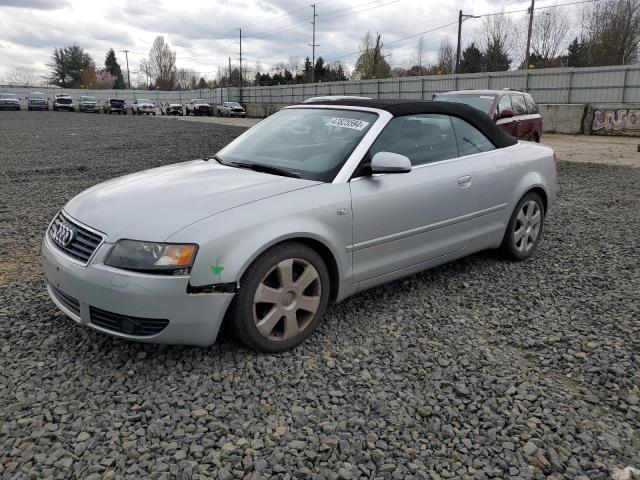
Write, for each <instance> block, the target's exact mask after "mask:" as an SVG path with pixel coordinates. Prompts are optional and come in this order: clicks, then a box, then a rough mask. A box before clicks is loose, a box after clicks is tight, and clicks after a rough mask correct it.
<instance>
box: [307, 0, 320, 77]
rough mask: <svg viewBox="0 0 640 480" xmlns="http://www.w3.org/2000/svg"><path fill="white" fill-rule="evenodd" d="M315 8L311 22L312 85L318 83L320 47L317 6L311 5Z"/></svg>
mask: <svg viewBox="0 0 640 480" xmlns="http://www.w3.org/2000/svg"><path fill="white" fill-rule="evenodd" d="M311 8H313V20H312V21H311V25H313V37H312V40H311V43H310V44H309V46H310V47H311V83H315V81H316V47H319V46H320V45H318V44H316V17H317V16H318V15H316V4H315V3H314V4H313V5H311Z"/></svg>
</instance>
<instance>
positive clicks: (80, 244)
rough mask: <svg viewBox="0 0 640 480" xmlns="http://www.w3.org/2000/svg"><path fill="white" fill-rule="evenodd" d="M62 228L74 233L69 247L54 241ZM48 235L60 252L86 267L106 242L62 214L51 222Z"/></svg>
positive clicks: (98, 235)
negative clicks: (56, 233)
mask: <svg viewBox="0 0 640 480" xmlns="http://www.w3.org/2000/svg"><path fill="white" fill-rule="evenodd" d="M61 226H65V227H67V228H70V229H71V230H72V231H73V235H72V237H71V241H70V242H69V243H68V244H67V245H63V244H61V243H59V242H58V241H56V240H55V239H54V233H55V232H56V231H57V230H58V229H59V228H60V227H61ZM48 235H49V239H50V240H51V243H53V245H55V246H56V248H57V249H58V250H60V251H61V252H63V253H64V254H65V255H68V256H69V257H71V258H73V259H74V260H77V261H78V262H81V263H82V264H84V265H86V264H87V263H89V260H90V259H91V257H92V255H93V254H94V252H95V251H96V249H97V248H98V246H100V244H101V243H102V241H103V240H104V238H103V237H102V235H100V234H97V233H94V232H92V231H90V230H88V229H86V228H85V227H83V226H81V225H80V224H78V223H77V222H75V221H73V220H71V219H70V218H68V217H66V216H64V215H63V214H62V212H60V213H58V215H56V217H55V218H54V220H53V222H51V226H50V227H49V231H48Z"/></svg>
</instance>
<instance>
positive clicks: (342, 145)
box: [217, 108, 377, 182]
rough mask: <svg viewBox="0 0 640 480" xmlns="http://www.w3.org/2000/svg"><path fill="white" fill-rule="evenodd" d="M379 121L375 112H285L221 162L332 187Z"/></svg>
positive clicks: (233, 146) (251, 133) (248, 136)
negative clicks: (280, 172)
mask: <svg viewBox="0 0 640 480" xmlns="http://www.w3.org/2000/svg"><path fill="white" fill-rule="evenodd" d="M376 119H377V115H376V114H374V113H369V112H361V111H356V110H338V109H329V108H326V109H320V108H290V109H285V110H281V111H280V112H278V113H276V114H275V115H272V116H270V117H268V118H266V119H265V120H263V121H262V122H260V123H259V124H258V125H256V126H255V127H253V128H252V129H250V130H249V131H247V132H246V133H244V134H243V135H241V136H240V137H238V138H237V139H236V140H234V141H233V142H231V143H230V144H229V145H227V146H226V147H225V148H223V149H222V150H221V151H220V152H219V153H218V155H217V158H218V160H219V161H220V162H221V163H223V164H225V165H231V166H238V164H244V165H242V166H244V167H245V168H250V167H251V166H252V165H255V164H258V166H256V167H255V169H256V170H257V169H258V168H260V167H270V168H271V169H276V170H281V171H284V172H285V173H288V174H290V175H291V176H297V177H300V178H304V179H307V180H319V181H323V182H330V181H332V180H333V178H334V177H335V176H336V174H337V173H338V171H339V170H340V168H341V167H342V165H343V164H344V162H345V161H346V160H347V158H348V157H349V155H350V154H351V152H353V150H354V149H355V148H356V146H357V145H358V143H360V140H361V139H362V137H363V136H364V135H365V134H366V133H367V131H368V130H369V128H370V127H371V125H373V123H374V122H375V121H376ZM264 170H265V171H266V170H267V169H266V168H264Z"/></svg>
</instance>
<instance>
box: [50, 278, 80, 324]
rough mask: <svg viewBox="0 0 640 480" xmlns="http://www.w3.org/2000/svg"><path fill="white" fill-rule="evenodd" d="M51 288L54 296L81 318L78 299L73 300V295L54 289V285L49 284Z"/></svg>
mask: <svg viewBox="0 0 640 480" xmlns="http://www.w3.org/2000/svg"><path fill="white" fill-rule="evenodd" d="M49 288H50V289H51V291H52V292H53V295H54V296H55V297H56V300H58V301H59V302H60V303H61V304H62V305H64V306H65V307H67V308H68V309H69V310H71V311H72V312H73V313H75V314H76V315H78V316H80V302H79V301H78V299H77V298H73V297H72V296H71V295H68V294H66V293H64V292H63V291H62V290H59V289H58V288H56V287H54V286H53V284H51V283H49Z"/></svg>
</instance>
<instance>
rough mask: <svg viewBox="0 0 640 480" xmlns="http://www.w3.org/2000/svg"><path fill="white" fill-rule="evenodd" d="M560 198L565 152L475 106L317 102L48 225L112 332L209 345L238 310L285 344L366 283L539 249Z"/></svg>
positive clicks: (109, 192)
mask: <svg viewBox="0 0 640 480" xmlns="http://www.w3.org/2000/svg"><path fill="white" fill-rule="evenodd" d="M556 190H557V184H556V162H555V155H554V152H553V150H552V149H551V148H549V147H546V146H543V145H540V144H535V143H531V142H518V141H517V140H516V139H514V138H513V137H511V136H509V135H507V134H506V133H505V132H503V131H502V130H501V129H500V128H499V127H498V126H496V125H495V123H494V122H493V121H492V120H491V119H490V118H489V117H488V116H487V115H486V114H484V113H483V112H481V111H479V110H476V109H475V108H472V107H470V106H467V105H463V104H457V103H449V102H416V101H402V100H392V101H382V100H380V101H378V100H332V101H319V102H310V103H305V104H301V105H297V106H292V107H288V108H285V109H283V110H281V111H280V112H278V113H276V114H275V115H272V116H270V117H268V118H267V119H265V120H263V121H262V122H260V123H259V124H257V125H256V126H254V127H253V128H251V129H249V130H248V131H246V132H245V133H244V134H242V135H241V136H240V137H238V138H237V139H236V140H234V141H233V142H231V143H230V144H229V145H227V146H226V147H225V148H223V149H222V150H220V151H219V152H218V153H217V155H215V156H214V157H213V158H211V159H209V160H194V161H190V162H184V163H179V164H176V165H170V166H165V167H161V168H155V169H152V170H148V171H144V172H140V173H136V174H133V175H128V176H126V177H123V178H117V179H114V180H111V181H108V182H106V183H103V184H100V185H97V186H95V187H93V188H90V189H89V190H86V191H84V192H82V193H80V194H79V195H77V196H76V197H75V198H73V199H72V200H70V201H69V202H68V203H67V204H66V205H65V206H64V208H63V209H62V210H60V212H59V213H57V214H56V216H55V218H54V219H53V220H52V222H51V224H50V225H49V227H48V229H47V231H46V234H45V238H44V242H43V247H42V253H43V257H44V261H43V266H44V273H45V277H46V280H47V288H48V291H49V294H50V296H51V298H52V299H53V301H54V302H55V304H56V305H57V306H58V307H59V308H60V309H61V310H62V311H63V312H65V313H66V314H67V315H68V316H70V317H71V318H73V319H74V320H75V321H76V322H78V323H79V324H81V325H85V326H89V327H91V328H94V329H96V330H99V331H101V332H104V333H109V334H112V335H116V336H118V337H121V338H127V339H131V340H139V341H146V342H157V343H174V344H175V343H177V344H191V345H210V344H212V343H213V342H214V340H215V339H216V336H217V334H218V330H219V328H220V325H221V324H222V322H223V319H226V320H225V321H226V322H228V327H229V330H230V331H232V332H233V333H234V334H235V335H236V336H237V337H238V338H239V339H240V340H242V341H243V342H245V343H246V344H247V345H249V346H251V347H253V348H256V349H259V350H264V351H270V352H275V351H282V350H286V349H289V348H292V347H295V346H296V345H298V344H300V343H301V342H302V341H304V340H305V339H306V338H307V337H308V336H309V335H311V333H312V332H313V331H314V330H315V329H316V327H317V326H318V325H319V323H320V320H321V318H322V315H323V313H324V311H325V309H326V308H327V305H328V304H329V303H331V302H337V301H340V300H342V299H344V298H346V297H348V296H350V295H353V294H355V293H357V292H359V291H362V290H364V289H367V288H370V287H374V286H376V285H380V284H383V283H386V282H389V281H392V280H395V279H398V278H401V277H404V276H406V275H411V274H414V273H416V272H419V271H421V270H425V269H428V268H432V267H435V266H437V265H440V264H443V263H446V262H449V261H451V260H455V259H457V258H460V257H463V256H465V255H469V254H471V253H474V252H478V251H480V250H485V249H497V248H499V249H500V250H501V251H502V252H503V254H504V255H505V256H506V257H508V258H510V259H513V260H524V259H526V258H528V257H530V256H531V255H532V254H533V253H534V251H535V250H536V246H537V245H538V243H539V242H540V239H541V237H542V230H543V222H544V218H545V215H546V213H547V211H548V209H549V207H550V205H551V204H552V202H553V200H554V198H555V195H556ZM443 301H446V299H443ZM373 334H375V333H372V335H373Z"/></svg>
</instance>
